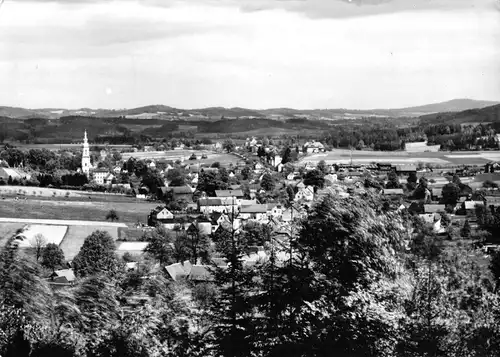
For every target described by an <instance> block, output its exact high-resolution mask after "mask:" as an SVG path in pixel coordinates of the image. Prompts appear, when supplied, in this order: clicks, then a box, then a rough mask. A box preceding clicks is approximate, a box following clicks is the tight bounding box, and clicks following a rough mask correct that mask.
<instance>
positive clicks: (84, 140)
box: [83, 130, 88, 144]
mask: <svg viewBox="0 0 500 357" xmlns="http://www.w3.org/2000/svg"><path fill="white" fill-rule="evenodd" d="M83 143H84V144H87V143H88V140H87V130H85V135H84V136H83Z"/></svg>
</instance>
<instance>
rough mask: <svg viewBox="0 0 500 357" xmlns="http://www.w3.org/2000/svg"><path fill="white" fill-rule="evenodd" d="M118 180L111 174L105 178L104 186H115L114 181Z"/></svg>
mask: <svg viewBox="0 0 500 357" xmlns="http://www.w3.org/2000/svg"><path fill="white" fill-rule="evenodd" d="M114 179H116V176H115V175H113V174H112V173H109V174H108V175H107V176H106V177H105V178H104V184H105V185H106V186H109V185H111V184H113V180H114Z"/></svg>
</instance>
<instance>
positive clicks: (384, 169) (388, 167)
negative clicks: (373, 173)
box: [377, 163, 393, 172]
mask: <svg viewBox="0 0 500 357" xmlns="http://www.w3.org/2000/svg"><path fill="white" fill-rule="evenodd" d="M377 170H378V171H380V172H390V171H392V170H393V167H392V164H384V163H377Z"/></svg>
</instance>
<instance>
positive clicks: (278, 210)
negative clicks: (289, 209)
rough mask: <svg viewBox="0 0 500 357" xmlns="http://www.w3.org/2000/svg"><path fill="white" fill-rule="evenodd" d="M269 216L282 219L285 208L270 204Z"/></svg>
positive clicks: (268, 208) (268, 205)
mask: <svg viewBox="0 0 500 357" xmlns="http://www.w3.org/2000/svg"><path fill="white" fill-rule="evenodd" d="M267 214H268V216H272V217H281V216H282V215H283V206H282V205H281V204H279V203H268V204H267Z"/></svg>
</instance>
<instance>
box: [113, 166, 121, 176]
mask: <svg viewBox="0 0 500 357" xmlns="http://www.w3.org/2000/svg"><path fill="white" fill-rule="evenodd" d="M113 172H114V173H115V175H118V174H120V173H121V172H122V168H121V167H120V166H116V167H115V168H114V169H113Z"/></svg>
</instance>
